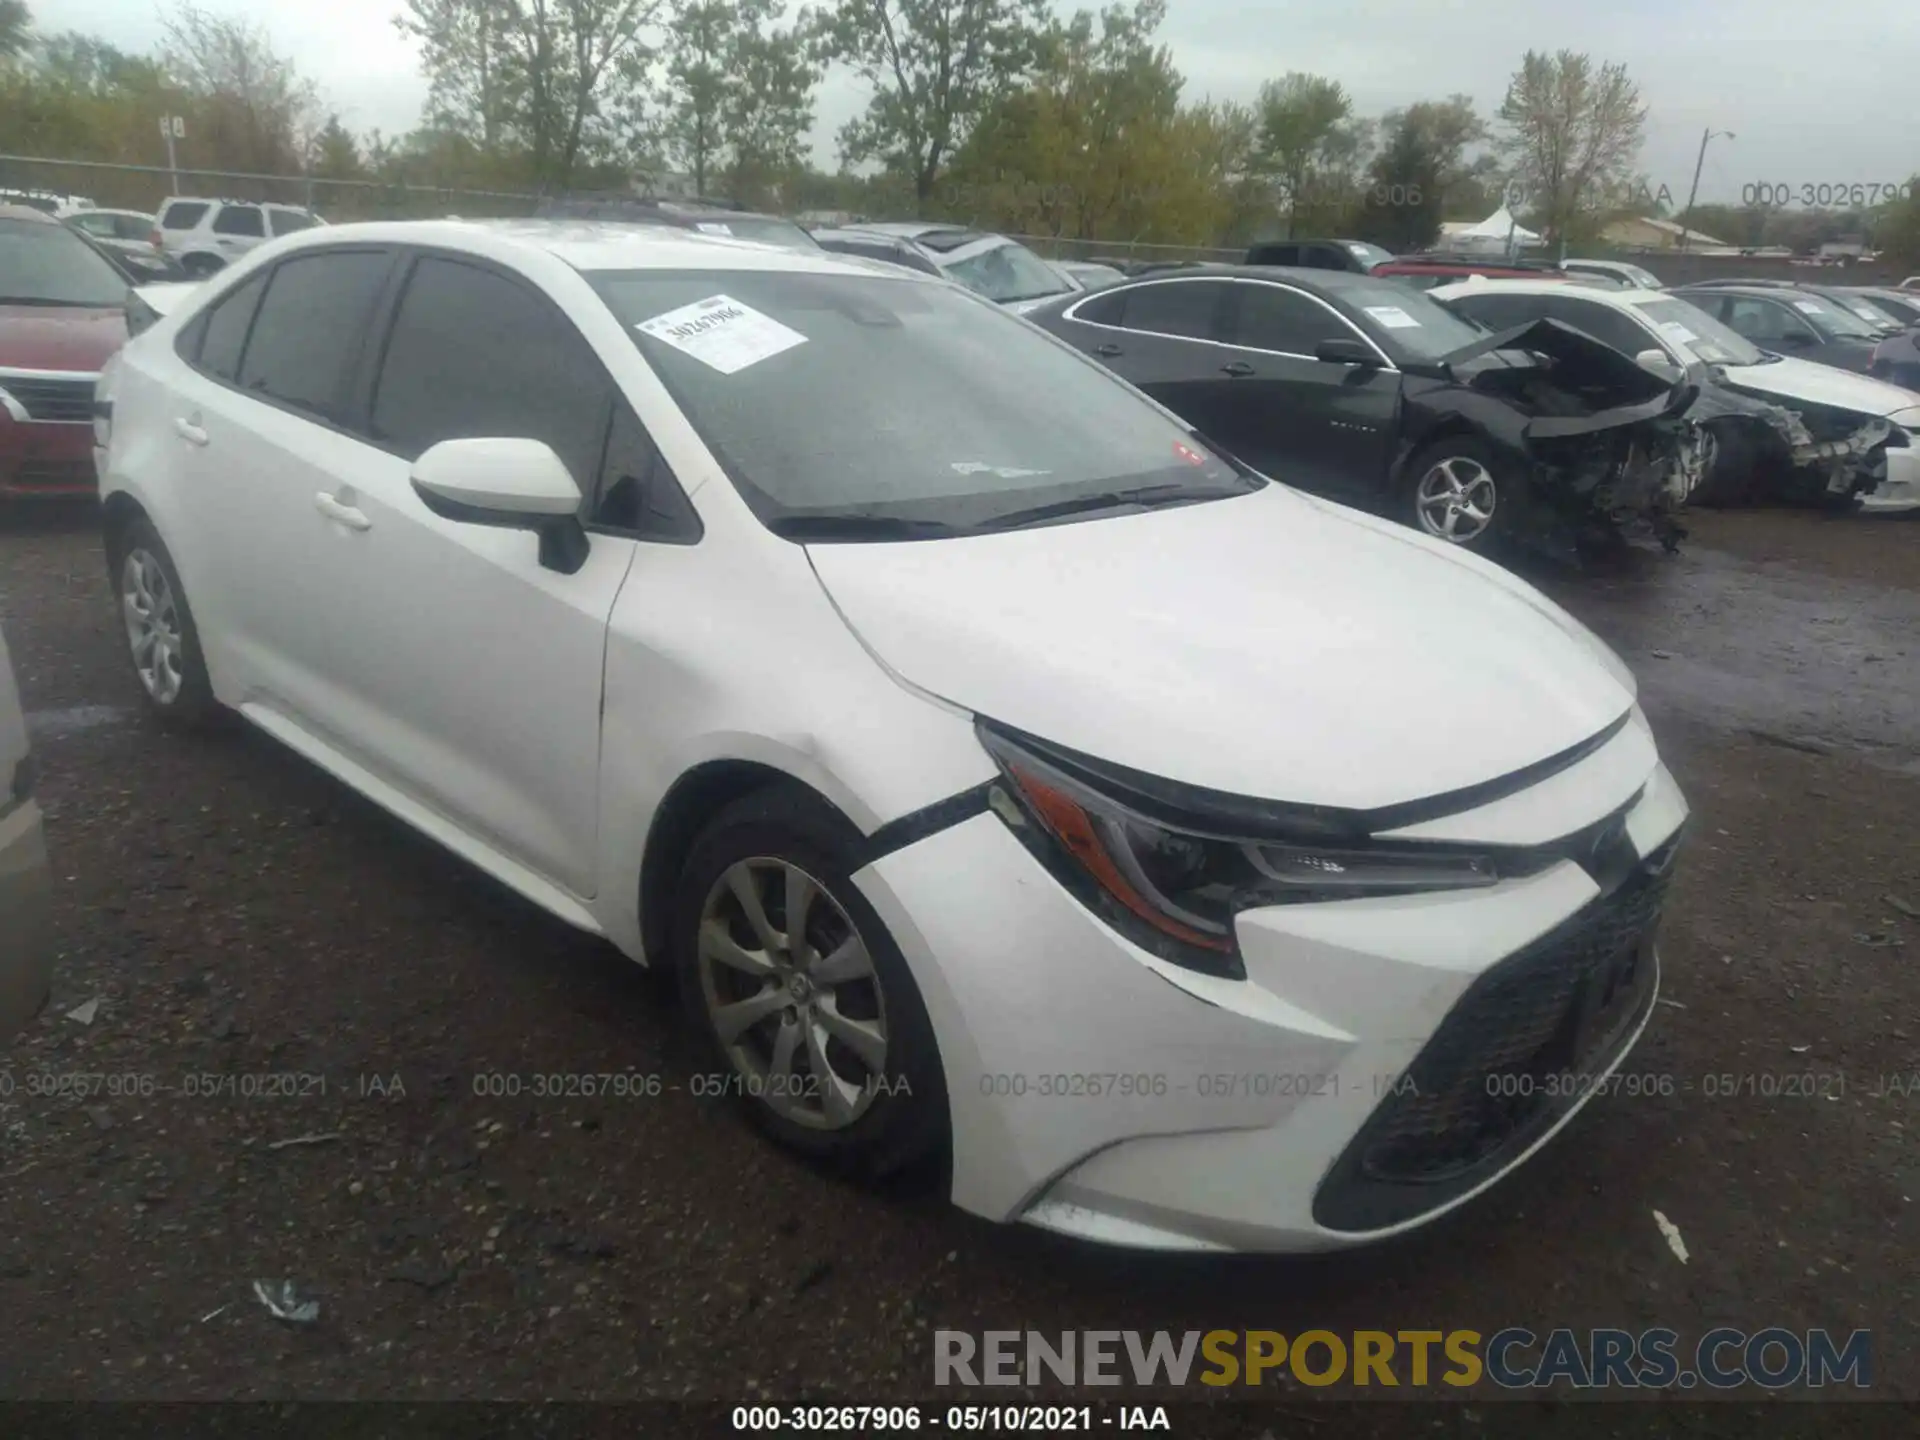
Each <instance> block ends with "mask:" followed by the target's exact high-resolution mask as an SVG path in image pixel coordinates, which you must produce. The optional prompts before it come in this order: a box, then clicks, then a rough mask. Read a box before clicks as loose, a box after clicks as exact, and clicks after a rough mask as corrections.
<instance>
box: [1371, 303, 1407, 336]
mask: <svg viewBox="0 0 1920 1440" xmlns="http://www.w3.org/2000/svg"><path fill="white" fill-rule="evenodd" d="M1366 310H1367V314H1369V315H1371V316H1372V317H1373V318H1374V319H1376V320H1378V321H1379V322H1380V323H1381V324H1382V325H1384V326H1386V327H1387V328H1388V329H1389V330H1418V329H1419V328H1420V322H1419V321H1418V320H1416V319H1414V318H1413V316H1411V315H1409V314H1407V312H1406V311H1404V310H1402V309H1401V308H1400V307H1399V306H1398V305H1369V306H1367V307H1366Z"/></svg>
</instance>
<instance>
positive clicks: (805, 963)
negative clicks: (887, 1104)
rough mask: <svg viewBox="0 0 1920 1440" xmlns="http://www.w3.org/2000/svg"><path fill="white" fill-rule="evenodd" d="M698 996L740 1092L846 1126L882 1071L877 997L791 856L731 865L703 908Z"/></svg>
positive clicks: (848, 929)
mask: <svg viewBox="0 0 1920 1440" xmlns="http://www.w3.org/2000/svg"><path fill="white" fill-rule="evenodd" d="M698 955H699V967H700V992H701V998H702V999H703V1001H704V1002H705V1004H706V1007H707V1017H708V1019H709V1021H710V1022H711V1023H712V1026H713V1032H714V1035H715V1036H716V1038H718V1040H719V1041H720V1044H721V1047H722V1049H723V1050H724V1052H725V1054H726V1056H727V1059H728V1060H729V1061H731V1062H732V1065H733V1068H734V1071H735V1073H736V1074H737V1075H738V1076H739V1078H740V1080H741V1082H742V1084H743V1087H744V1089H745V1091H746V1093H747V1094H749V1095H754V1096H757V1097H759V1098H760V1099H761V1100H762V1101H763V1102H764V1103H765V1104H766V1105H767V1106H768V1108H770V1109H771V1110H773V1111H774V1112H775V1113H776V1114H778V1115H781V1116H783V1117H784V1118H786V1119H788V1120H790V1121H792V1122H793V1123H794V1124H796V1125H802V1126H806V1127H807V1128H809V1129H814V1130H844V1129H846V1128H847V1127H848V1126H850V1125H852V1124H853V1123H854V1122H855V1121H857V1120H858V1119H859V1118H860V1117H861V1116H862V1115H863V1114H865V1113H866V1110H867V1108H868V1106H870V1105H871V1104H872V1103H873V1099H874V1096H875V1094H876V1093H878V1088H881V1087H884V1086H885V1083H886V1074H887V1013H886V999H885V996H884V995H883V993H882V991H881V989H880V985H879V981H878V977H876V976H875V974H874V969H873V960H872V957H871V956H869V955H868V953H867V947H866V944H865V942H864V941H862V940H861V938H860V933H859V931H858V930H857V929H856V928H855V926H854V923H853V921H852V919H851V918H849V917H848V915H847V912H846V911H845V910H844V909H843V908H841V905H840V903H839V902H838V901H837V900H835V899H834V898H833V896H832V895H831V894H829V893H828V892H827V890H826V888H825V887H824V886H823V885H822V884H821V883H820V881H819V880H817V879H816V878H814V877H813V876H812V875H809V874H808V873H807V872H806V871H805V870H803V869H801V868H800V867H799V866H798V865H796V864H794V863H793V862H792V861H790V860H781V859H775V858H772V857H768V856H756V857H754V858H752V859H746V860H741V861H738V862H737V863H735V864H734V865H732V866H730V867H729V868H728V869H727V870H726V872H725V873H724V874H722V875H721V877H720V878H719V879H718V880H717V881H715V882H714V885H713V888H712V889H711V890H710V891H709V892H708V894H707V899H706V904H705V905H704V907H703V908H702V910H701V915H700V929H699V940H698Z"/></svg>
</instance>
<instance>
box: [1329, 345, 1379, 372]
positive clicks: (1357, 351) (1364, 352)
mask: <svg viewBox="0 0 1920 1440" xmlns="http://www.w3.org/2000/svg"><path fill="white" fill-rule="evenodd" d="M1313 358H1314V359H1316V360H1324V361H1325V362H1326V363H1327V364H1329V365H1360V366H1364V367H1366V368H1368V369H1377V368H1378V367H1379V364H1380V358H1379V357H1378V356H1377V355H1375V354H1374V353H1373V351H1371V350H1369V349H1368V348H1367V347H1366V346H1365V345H1362V344H1361V343H1360V342H1359V341H1358V340H1322V341H1321V342H1320V343H1319V344H1318V345H1316V346H1314V348H1313Z"/></svg>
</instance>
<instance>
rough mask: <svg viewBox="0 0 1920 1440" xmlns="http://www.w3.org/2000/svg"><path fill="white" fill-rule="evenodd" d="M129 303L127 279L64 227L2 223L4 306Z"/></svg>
mask: <svg viewBox="0 0 1920 1440" xmlns="http://www.w3.org/2000/svg"><path fill="white" fill-rule="evenodd" d="M126 302H127V282H126V279H125V278H124V277H123V276H122V275H121V274H120V272H119V271H118V270H116V269H114V268H113V266H112V265H110V264H109V263H108V262H107V260H106V259H105V258H104V257H103V256H102V255H101V254H100V252H99V251H98V250H96V249H94V248H93V246H91V245H89V244H88V243H87V242H86V241H85V240H82V239H81V238H80V237H79V236H78V235H76V234H74V233H73V231H71V230H69V229H67V227H66V226H64V225H53V224H49V223H48V222H46V221H44V220H5V219H0V305H45V306H50V307H52V306H76V307H78V306H86V307H89V308H94V307H99V308H106V307H111V306H115V305H124V304H126Z"/></svg>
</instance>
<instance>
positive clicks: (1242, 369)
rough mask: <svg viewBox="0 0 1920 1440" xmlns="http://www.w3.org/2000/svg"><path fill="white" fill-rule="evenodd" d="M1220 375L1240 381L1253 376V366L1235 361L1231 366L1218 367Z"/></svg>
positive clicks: (1242, 361)
mask: <svg viewBox="0 0 1920 1440" xmlns="http://www.w3.org/2000/svg"><path fill="white" fill-rule="evenodd" d="M1220 373H1221V374H1222V375H1231V376H1233V378H1234V379H1236V380H1240V379H1244V378H1245V377H1246V376H1248V375H1251V374H1253V366H1251V365H1249V364H1248V363H1247V362H1246V361H1244V360H1236V361H1234V362H1233V363H1232V364H1231V365H1222V366H1221V367H1220Z"/></svg>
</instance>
